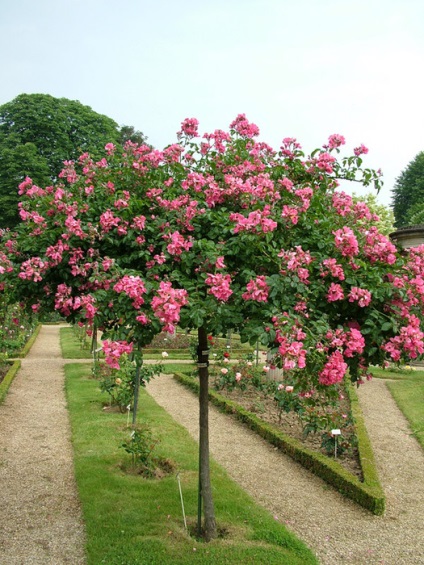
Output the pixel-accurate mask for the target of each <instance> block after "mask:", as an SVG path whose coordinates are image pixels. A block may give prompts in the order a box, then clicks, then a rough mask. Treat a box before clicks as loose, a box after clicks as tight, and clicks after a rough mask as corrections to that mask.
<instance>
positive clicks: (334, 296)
mask: <svg viewBox="0 0 424 565" xmlns="http://www.w3.org/2000/svg"><path fill="white" fill-rule="evenodd" d="M343 298H344V292H343V288H342V287H341V285H339V284H337V283H331V284H330V287H329V289H328V292H327V300H328V302H336V301H338V300H343Z"/></svg>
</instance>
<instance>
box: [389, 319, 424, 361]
mask: <svg viewBox="0 0 424 565" xmlns="http://www.w3.org/2000/svg"><path fill="white" fill-rule="evenodd" d="M382 349H384V351H387V353H389V355H390V356H391V358H392V359H393V360H394V361H399V360H400V358H401V356H402V350H403V351H404V352H405V353H406V354H407V355H408V356H409V357H411V358H412V359H416V358H417V357H418V355H422V354H423V353H424V333H423V332H422V331H421V330H420V320H419V318H417V317H416V316H409V323H408V325H407V326H404V327H403V328H401V330H400V332H399V335H397V336H395V337H392V338H390V339H389V341H388V342H387V343H385V344H384V345H383V347H382Z"/></svg>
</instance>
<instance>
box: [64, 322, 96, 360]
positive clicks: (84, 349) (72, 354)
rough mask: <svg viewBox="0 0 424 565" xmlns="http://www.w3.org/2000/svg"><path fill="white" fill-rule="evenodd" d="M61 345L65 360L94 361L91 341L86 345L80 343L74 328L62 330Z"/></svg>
mask: <svg viewBox="0 0 424 565" xmlns="http://www.w3.org/2000/svg"><path fill="white" fill-rule="evenodd" d="M60 345H61V347H62V355H63V358H64V359H92V358H93V356H92V354H91V353H90V341H89V340H88V341H87V343H86V345H85V346H83V344H82V343H81V342H80V341H79V339H78V338H77V336H76V335H75V332H74V330H73V328H60Z"/></svg>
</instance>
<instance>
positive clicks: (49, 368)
mask: <svg viewBox="0 0 424 565" xmlns="http://www.w3.org/2000/svg"><path fill="white" fill-rule="evenodd" d="M86 361H87V360H85V362H86ZM71 362H75V360H72V361H71ZM63 365H64V361H63V360H62V359H61V356H60V348H59V326H43V328H42V330H41V332H40V334H39V336H38V338H37V340H36V342H35V344H34V346H33V347H32V349H31V351H30V353H29V355H28V356H27V357H26V358H25V359H24V360H22V368H21V370H20V371H19V373H18V375H17V377H16V378H15V380H14V382H13V384H12V386H11V388H10V390H9V393H8V395H7V397H6V400H5V402H4V403H3V404H2V405H1V406H0V485H1V491H0V492H1V494H0V565H62V564H70V565H71V564H72V565H84V563H85V556H84V530H83V524H82V519H81V512H80V506H79V501H78V495H77V491H76V485H75V479H74V474H73V463H72V446H71V442H70V427H69V420H68V414H67V410H66V401H65V395H64V389H63V385H64V375H63ZM147 390H148V392H149V393H150V394H151V395H152V396H153V397H154V398H155V399H156V400H157V402H158V403H159V404H160V405H161V406H163V407H164V408H165V409H166V410H167V411H168V412H169V413H170V414H171V415H172V416H173V417H174V418H175V420H176V421H177V422H179V423H181V424H182V425H184V426H185V427H186V428H187V429H188V430H189V432H190V433H191V434H192V435H193V437H194V438H195V439H197V437H198V401H197V398H196V397H195V396H194V395H193V394H192V393H191V392H190V391H188V390H186V389H185V388H184V387H183V386H181V385H180V384H178V383H177V382H176V381H174V380H173V379H172V378H171V377H169V376H162V377H160V378H157V379H155V380H153V381H152V382H151V383H149V385H148V388H147ZM360 397H361V404H362V407H363V410H364V415H365V418H366V422H367V426H368V430H369V434H370V436H371V441H372V443H373V446H374V450H375V453H376V458H377V464H378V468H379V473H380V478H381V480H382V483H383V486H384V489H385V492H386V495H387V512H386V514H385V516H382V517H376V516H373V515H371V514H370V513H369V512H367V511H365V510H363V509H361V508H360V507H358V506H357V505H355V504H354V503H353V502H351V501H349V500H347V499H345V498H343V497H342V496H340V495H339V494H338V493H337V492H335V491H334V490H333V489H331V488H329V487H328V486H327V485H326V484H325V483H324V482H323V481H321V480H320V479H318V478H316V477H314V476H313V475H311V474H310V473H309V472H307V471H306V470H304V469H303V468H302V467H301V466H299V465H298V464H296V463H294V462H293V461H292V460H291V459H290V458H288V457H286V456H285V455H283V454H281V453H279V452H278V451H277V450H276V449H274V448H272V447H270V446H269V445H268V444H267V443H266V442H265V441H263V440H262V439H261V438H259V437H258V436H257V435H256V434H254V433H253V432H251V431H250V430H248V429H247V428H246V427H244V426H242V425H241V424H240V423H238V422H237V421H235V420H234V419H232V418H231V417H230V416H226V415H224V414H221V413H220V412H219V411H218V410H216V409H215V408H214V407H211V414H210V435H211V452H212V455H213V457H214V458H215V459H216V460H217V461H218V462H219V463H220V464H221V465H223V466H224V467H225V468H226V469H227V470H228V472H229V474H230V475H231V476H232V477H233V478H234V479H235V480H236V481H237V482H238V483H239V484H240V485H241V486H242V487H243V488H244V489H245V490H246V491H248V492H249V493H250V494H251V496H252V497H253V498H254V499H255V500H256V501H257V502H259V503H260V504H262V505H263V506H264V507H266V508H268V509H269V510H270V511H271V512H272V513H273V515H274V516H276V518H277V519H278V520H280V521H281V522H282V523H285V524H286V525H287V526H288V527H289V528H290V529H291V530H292V531H294V532H295V533H296V534H297V535H298V536H299V537H300V538H302V539H303V540H305V542H306V543H307V544H308V545H309V546H310V547H311V548H312V549H313V550H314V551H315V552H316V554H317V556H318V557H319V559H320V561H321V563H322V564H323V565H325V564H337V565H342V564H345V563H346V564H357V565H359V564H364V565H365V564H366V565H371V564H384V565H392V564H393V565H394V564H397V565H415V564H421V565H422V564H424V489H423V487H424V453H423V451H422V450H421V449H420V447H419V445H418V443H417V442H416V441H415V439H414V438H413V437H411V435H410V431H409V429H408V425H407V423H406V421H405V419H404V418H403V416H402V414H401V413H400V412H399V410H398V409H397V407H396V405H395V403H394V401H393V400H392V397H391V395H390V393H389V392H388V390H387V388H386V386H385V384H384V382H383V381H378V380H375V381H373V382H371V383H367V384H366V385H364V387H363V388H362V389H361V390H360ZM212 480H213V479H212ZM218 520H219V517H218ZM127 565H130V564H127ZM158 565H160V564H158Z"/></svg>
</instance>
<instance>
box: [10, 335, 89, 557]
mask: <svg viewBox="0 0 424 565" xmlns="http://www.w3.org/2000/svg"><path fill="white" fill-rule="evenodd" d="M63 365H64V362H63V360H62V358H61V352H60V347H59V327H58V326H43V327H42V329H41V331H40V334H39V336H38V337H37V339H36V341H35V344H34V345H33V347H32V348H31V351H30V352H29V354H28V356H27V357H26V358H25V359H22V367H21V369H20V370H19V372H18V374H17V376H16V377H15V380H14V381H13V383H12V386H11V387H10V389H9V392H8V394H7V396H6V399H5V401H4V403H3V404H2V405H1V406H0V564H1V565H62V564H68V565H83V564H84V563H85V556H84V530H83V525H82V520H81V513H80V507H79V501H78V495H77V490H76V485H75V479H74V469H73V460H72V456H73V455H72V446H71V441H70V426H69V420H68V412H67V410H66V401H65V393H64V373H63Z"/></svg>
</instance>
